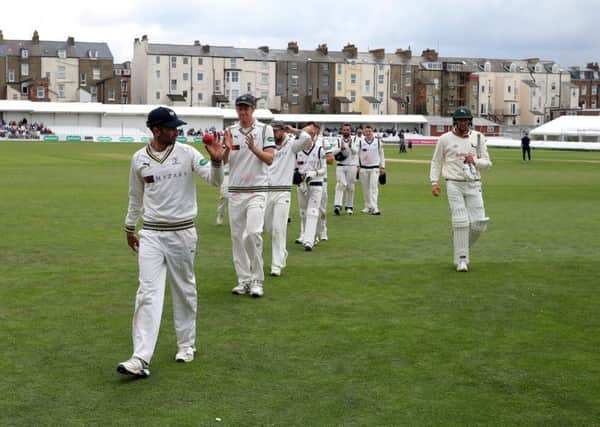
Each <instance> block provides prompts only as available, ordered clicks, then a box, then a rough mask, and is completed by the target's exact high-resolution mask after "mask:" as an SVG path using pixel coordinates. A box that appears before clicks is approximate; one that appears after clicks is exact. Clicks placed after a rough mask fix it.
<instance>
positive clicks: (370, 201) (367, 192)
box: [360, 168, 379, 212]
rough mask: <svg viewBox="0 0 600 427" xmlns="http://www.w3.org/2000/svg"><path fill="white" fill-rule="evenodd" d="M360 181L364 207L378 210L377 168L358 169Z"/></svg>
mask: <svg viewBox="0 0 600 427" xmlns="http://www.w3.org/2000/svg"><path fill="white" fill-rule="evenodd" d="M360 182H361V183H362V189H363V198H364V201H365V208H367V209H369V210H372V211H375V212H376V211H378V210H379V208H378V206H377V199H378V198H379V168H373V169H365V168H361V169H360Z"/></svg>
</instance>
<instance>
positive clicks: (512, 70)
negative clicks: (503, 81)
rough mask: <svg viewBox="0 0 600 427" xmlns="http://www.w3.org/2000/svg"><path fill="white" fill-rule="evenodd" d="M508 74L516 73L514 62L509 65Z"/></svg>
mask: <svg viewBox="0 0 600 427" xmlns="http://www.w3.org/2000/svg"><path fill="white" fill-rule="evenodd" d="M510 72H511V73H516V72H517V64H515V63H514V62H513V63H512V64H510Z"/></svg>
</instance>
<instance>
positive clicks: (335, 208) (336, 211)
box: [333, 206, 342, 216]
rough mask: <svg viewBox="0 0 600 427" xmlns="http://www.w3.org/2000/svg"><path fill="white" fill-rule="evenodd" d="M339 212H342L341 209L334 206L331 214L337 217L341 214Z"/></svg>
mask: <svg viewBox="0 0 600 427" xmlns="http://www.w3.org/2000/svg"><path fill="white" fill-rule="evenodd" d="M341 211H342V207H341V206H335V207H334V208H333V213H334V214H335V215H337V216H339V215H340V212H341Z"/></svg>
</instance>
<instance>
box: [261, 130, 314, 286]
mask: <svg viewBox="0 0 600 427" xmlns="http://www.w3.org/2000/svg"><path fill="white" fill-rule="evenodd" d="M271 126H272V127H273V133H274V136H275V156H274V159H273V163H272V164H271V166H269V192H268V193H267V208H266V212H265V228H266V229H267V231H269V232H270V233H271V247H272V256H271V276H280V275H281V272H282V270H283V268H284V267H285V266H286V261H287V255H288V252H287V249H286V240H287V220H288V217H289V215H290V202H291V191H292V178H293V174H294V168H295V166H296V153H298V152H299V151H300V150H303V149H307V148H308V147H309V145H310V144H311V140H312V137H313V136H312V135H314V134H315V133H316V128H314V127H312V126H308V127H306V128H304V129H303V130H302V131H299V130H297V129H294V128H292V127H291V126H286V125H285V124H284V123H283V122H281V121H275V122H273V123H272V124H271Z"/></svg>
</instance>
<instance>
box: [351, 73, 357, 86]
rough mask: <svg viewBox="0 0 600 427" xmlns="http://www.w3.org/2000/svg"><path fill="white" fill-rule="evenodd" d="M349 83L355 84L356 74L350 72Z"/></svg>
mask: <svg viewBox="0 0 600 427" xmlns="http://www.w3.org/2000/svg"><path fill="white" fill-rule="evenodd" d="M350 84H353V85H355V84H356V74H350Z"/></svg>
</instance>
